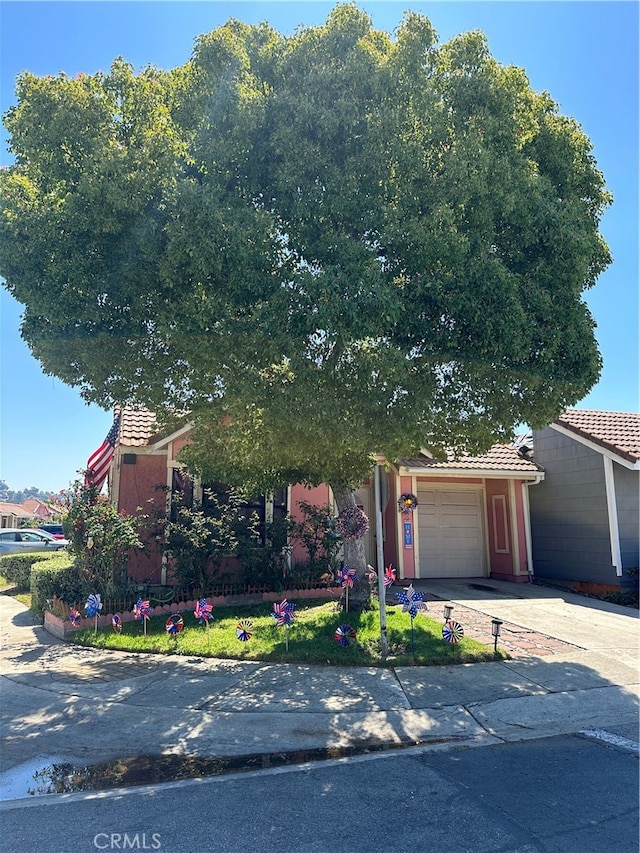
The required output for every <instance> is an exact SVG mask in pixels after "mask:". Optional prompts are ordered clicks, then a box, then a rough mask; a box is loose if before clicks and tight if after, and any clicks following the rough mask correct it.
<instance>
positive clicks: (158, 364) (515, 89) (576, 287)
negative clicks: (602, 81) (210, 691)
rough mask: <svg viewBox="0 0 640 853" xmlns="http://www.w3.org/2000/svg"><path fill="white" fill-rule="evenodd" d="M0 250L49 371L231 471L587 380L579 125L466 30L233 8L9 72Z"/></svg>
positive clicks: (587, 277)
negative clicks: (168, 45) (179, 59)
mask: <svg viewBox="0 0 640 853" xmlns="http://www.w3.org/2000/svg"><path fill="white" fill-rule="evenodd" d="M4 120H5V124H6V126H7V128H8V130H9V132H10V136H11V142H10V144H11V148H12V151H13V152H14V154H15V158H16V162H15V165H14V166H12V167H11V168H9V169H6V170H4V171H3V173H2V175H1V181H2V195H3V203H2V215H1V220H0V227H1V229H2V230H1V235H2V239H3V252H2V258H1V260H0V272H1V273H2V275H3V276H4V277H5V280H6V286H7V288H8V289H9V290H10V292H11V293H12V294H13V295H14V296H15V298H16V299H17V300H18V301H20V302H21V303H23V304H24V306H25V310H24V318H23V323H22V330H21V331H22V336H23V338H24V340H25V341H26V342H27V344H28V345H29V347H30V348H31V351H32V352H33V354H34V355H35V357H36V358H38V359H39V360H40V362H41V363H42V366H43V368H44V370H45V372H47V373H49V374H52V375H55V376H57V377H59V378H60V379H61V380H63V381H64V382H66V383H67V384H69V385H72V386H76V387H78V388H79V389H80V390H81V393H82V395H83V396H84V397H85V398H86V399H87V400H88V401H92V402H96V403H98V404H100V405H102V406H104V407H110V406H112V405H114V404H116V403H118V404H142V405H144V406H146V407H148V408H149V409H151V410H153V411H155V412H157V413H159V414H160V415H162V414H163V413H170V412H172V413H175V412H186V411H188V412H189V413H190V417H191V418H192V419H193V421H194V423H195V430H194V434H193V435H194V440H195V444H194V446H193V447H192V448H191V461H192V463H193V464H194V465H196V464H197V465H198V466H199V468H200V469H201V470H202V471H203V472H205V473H207V472H211V473H214V474H215V476H216V477H218V478H220V479H226V481H227V482H237V481H238V480H244V481H250V482H255V483H256V484H258V483H259V484H261V485H263V486H265V485H268V484H269V483H271V484H275V483H283V482H287V481H288V482H295V481H306V482H309V483H317V482H321V481H327V482H331V483H347V482H348V483H354V482H357V481H358V480H359V479H360V478H362V477H363V476H364V474H365V473H366V472H367V470H368V468H369V465H370V458H371V454H372V453H375V452H380V453H383V454H384V455H385V456H386V457H387V458H389V459H394V458H398V457H400V456H402V455H405V454H410V453H414V452H415V451H417V450H418V449H419V448H421V447H429V448H430V449H431V450H432V451H434V452H438V451H439V450H442V449H443V448H444V447H450V448H454V449H456V448H457V449H466V450H472V451H481V450H485V449H487V448H488V447H489V446H490V445H491V444H492V443H494V442H495V441H500V440H505V439H507V438H509V436H510V435H511V431H512V429H513V427H514V426H515V425H517V424H518V423H521V422H526V423H528V424H530V425H531V426H533V427H537V426H542V425H544V424H545V423H548V422H550V421H551V420H553V418H555V417H556V416H557V415H558V413H559V412H560V411H561V410H562V409H564V408H565V407H566V406H568V405H573V404H574V403H575V402H577V401H578V400H580V399H581V398H582V397H583V396H584V395H585V394H586V393H587V392H588V391H589V389H590V388H591V387H592V386H593V384H594V383H595V382H596V381H597V378H598V375H599V371H600V356H599V353H598V348H597V345H596V341H595V337H594V322H593V319H592V317H591V315H590V313H589V311H588V308H587V307H586V305H585V303H584V301H583V299H582V293H583V291H584V289H585V288H588V287H590V286H592V285H593V284H594V282H595V281H596V279H597V277H598V275H599V274H600V273H601V272H602V271H603V270H604V269H605V268H606V266H607V264H608V263H609V262H610V256H609V251H608V248H607V246H606V244H605V242H604V240H603V239H602V237H601V235H600V234H599V232H598V226H599V220H600V217H601V215H602V212H603V210H604V209H605V207H606V205H607V204H608V203H609V202H610V198H609V194H608V192H607V190H606V188H605V185H604V180H603V176H602V175H601V173H600V171H599V170H598V168H597V165H596V163H595V160H594V158H593V155H592V150H591V144H590V142H589V140H588V139H587V137H586V136H585V134H584V133H583V132H582V130H581V128H580V126H579V125H578V124H577V122H576V121H575V120H573V119H571V118H567V117H564V116H562V115H561V114H560V113H559V111H558V107H557V105H556V104H555V103H554V102H553V100H552V99H551V97H550V96H549V95H548V94H546V93H536V92H534V91H532V89H531V87H530V85H529V82H528V80H527V77H526V74H525V72H524V71H523V70H522V69H519V68H516V67H505V66H503V65H501V64H500V63H498V62H497V61H496V60H495V59H493V58H492V56H491V55H490V53H489V50H488V47H487V43H486V39H485V37H484V36H483V34H482V33H480V32H471V33H467V34H464V35H460V36H458V37H456V38H453V39H452V40H451V41H449V42H447V43H445V44H440V43H439V42H438V39H437V36H436V33H435V32H434V30H433V28H432V26H431V24H430V22H429V21H428V20H427V19H426V18H424V17H422V16H420V15H418V14H414V13H408V14H406V15H405V17H404V19H403V21H402V23H401V24H400V26H399V28H398V30H397V32H396V34H395V36H394V37H392V36H390V35H388V34H386V33H384V32H380V31H376V30H374V29H373V28H372V25H371V21H370V19H369V17H368V16H367V15H366V14H365V13H364V12H361V11H359V10H358V9H357V8H356V7H355V6H353V5H339V6H337V7H336V8H335V9H334V10H333V12H332V13H331V14H330V16H329V18H328V20H327V22H326V24H325V25H324V26H319V27H312V28H307V29H302V30H299V31H297V32H296V33H295V34H293V35H291V36H284V35H282V34H279V33H278V32H276V31H275V30H273V29H272V28H270V27H269V26H268V25H266V24H261V25H259V26H247V25H245V24H243V23H241V22H239V21H237V20H230V21H229V22H228V23H227V24H225V25H224V26H222V27H220V28H218V29H216V30H214V31H213V32H211V33H208V34H206V35H203V36H201V37H199V38H198V39H197V40H196V42H195V46H194V51H193V55H192V57H191V59H190V60H189V62H187V63H186V64H185V65H184V66H181V67H178V68H175V69H173V70H171V71H162V70H158V69H156V68H151V67H150V68H146V69H144V70H143V71H141V72H140V73H134V70H133V68H132V67H131V66H130V65H129V64H127V63H126V62H125V61H124V60H123V59H117V60H116V61H115V62H114V63H113V65H112V67H111V69H110V71H109V72H108V73H103V72H99V73H97V74H94V75H78V77H77V78H70V77H67V76H65V75H64V74H61V75H58V76H55V77H46V78H41V77H36V76H34V75H33V74H29V73H24V74H22V75H21V76H20V77H19V78H18V81H17V105H16V106H15V107H13V108H11V109H10V110H9V111H8V113H7V114H6V116H5V117H4Z"/></svg>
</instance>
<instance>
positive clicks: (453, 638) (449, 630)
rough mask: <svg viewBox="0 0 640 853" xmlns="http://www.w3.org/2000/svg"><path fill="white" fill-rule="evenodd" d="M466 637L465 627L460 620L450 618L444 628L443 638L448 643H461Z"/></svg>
mask: <svg viewBox="0 0 640 853" xmlns="http://www.w3.org/2000/svg"><path fill="white" fill-rule="evenodd" d="M463 638H464V628H463V627H462V625H461V624H460V623H459V622H454V620H453V619H450V620H449V621H448V622H446V623H445V624H444V627H443V628H442V639H443V640H446V642H447V643H459V642H460V640H462V639H463Z"/></svg>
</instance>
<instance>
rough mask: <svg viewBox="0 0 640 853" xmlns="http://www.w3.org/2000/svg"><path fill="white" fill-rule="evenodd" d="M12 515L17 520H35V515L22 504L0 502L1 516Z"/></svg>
mask: <svg viewBox="0 0 640 853" xmlns="http://www.w3.org/2000/svg"><path fill="white" fill-rule="evenodd" d="M7 515H12V516H14V517H15V518H35V513H33V512H29V510H27V509H25V508H24V507H23V506H22V505H21V504H14V503H11V501H0V516H7Z"/></svg>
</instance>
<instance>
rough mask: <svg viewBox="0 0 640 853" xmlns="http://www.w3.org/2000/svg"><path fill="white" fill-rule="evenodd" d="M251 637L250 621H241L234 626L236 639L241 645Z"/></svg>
mask: <svg viewBox="0 0 640 853" xmlns="http://www.w3.org/2000/svg"><path fill="white" fill-rule="evenodd" d="M252 636H253V622H252V621H251V620H250V619H241V620H240V621H239V622H238V624H237V625H236V637H237V638H238V639H239V640H240V642H241V643H246V642H247V641H248V640H250V639H251V637H252Z"/></svg>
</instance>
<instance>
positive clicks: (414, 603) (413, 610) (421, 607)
mask: <svg viewBox="0 0 640 853" xmlns="http://www.w3.org/2000/svg"><path fill="white" fill-rule="evenodd" d="M396 597H397V599H398V601H399V602H400V603H401V604H402V610H403V611H404V612H405V613H408V614H409V616H410V617H411V652H412V654H415V653H416V647H415V640H414V633H413V620H414V619H415V618H416V616H417V615H418V613H425V612H426V611H427V610H428V609H429V608H428V606H427V604H426V602H424V601H423V600H422V599H423V598H424V592H416V591H415V589H414V588H413V584H409V586H408V587H407V588H406V589H405V590H404V591H403V592H397V593H396Z"/></svg>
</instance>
